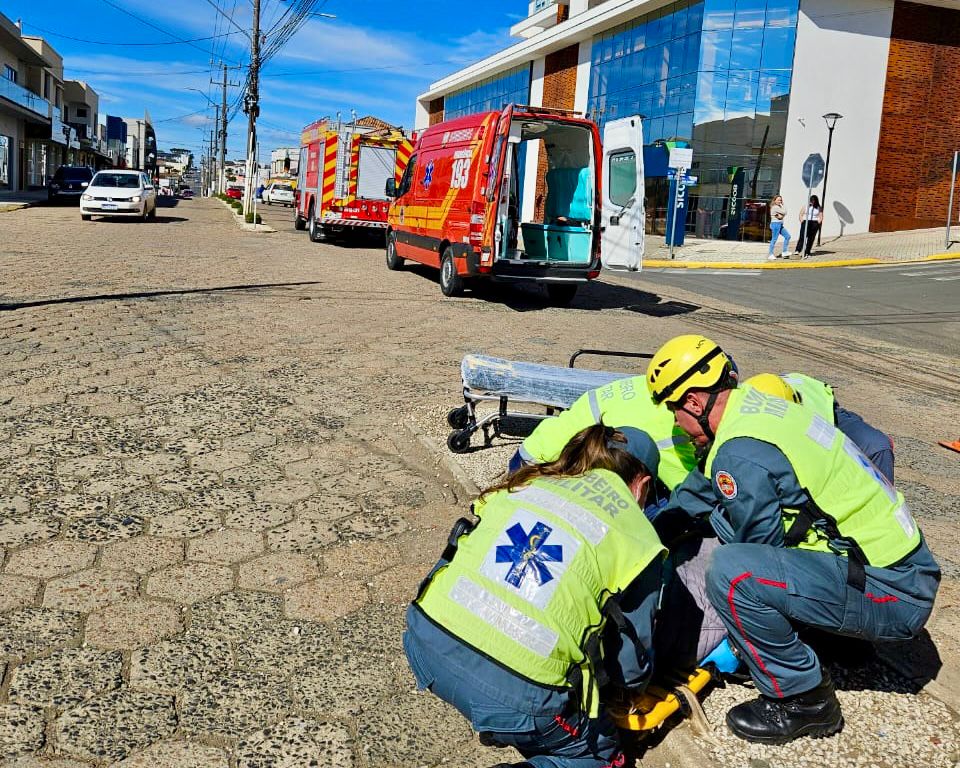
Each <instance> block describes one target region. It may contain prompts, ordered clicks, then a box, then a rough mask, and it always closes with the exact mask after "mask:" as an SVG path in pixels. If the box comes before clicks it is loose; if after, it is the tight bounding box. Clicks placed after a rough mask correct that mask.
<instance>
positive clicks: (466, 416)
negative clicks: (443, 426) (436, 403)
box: [447, 405, 470, 429]
mask: <svg viewBox="0 0 960 768" xmlns="http://www.w3.org/2000/svg"><path fill="white" fill-rule="evenodd" d="M469 423H470V410H469V409H468V408H467V406H465V405H461V406H460V407H459V408H454V409H452V410H451V411H450V412H449V413H448V414H447V424H449V425H450V428H451V429H463V428H464V427H465V426H467V424H469Z"/></svg>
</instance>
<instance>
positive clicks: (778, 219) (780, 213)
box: [767, 195, 790, 261]
mask: <svg viewBox="0 0 960 768" xmlns="http://www.w3.org/2000/svg"><path fill="white" fill-rule="evenodd" d="M786 216H787V209H786V207H785V206H784V204H783V198H782V197H781V196H780V195H776V196H775V197H774V198H773V200H771V201H770V232H771V233H772V234H773V237H771V238H770V251H769V253H768V254H767V258H768V259H769V260H770V261H773V260H774V259H776V258H777V257H776V256H774V255H773V251H774V249H775V248H776V246H777V239H778V238H779V237H780V236H781V235H783V251H781V253H780V255H781V256H783V255H784V254H785V253H786V252H787V251H788V250H789V249H790V233H789V232H787V228H786V227H785V226H784V225H783V220H784V219H785V218H786Z"/></svg>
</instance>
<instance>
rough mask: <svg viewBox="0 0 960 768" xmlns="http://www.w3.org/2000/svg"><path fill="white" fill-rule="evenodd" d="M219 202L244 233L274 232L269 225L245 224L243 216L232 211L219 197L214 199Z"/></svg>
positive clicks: (231, 207) (230, 206)
mask: <svg viewBox="0 0 960 768" xmlns="http://www.w3.org/2000/svg"><path fill="white" fill-rule="evenodd" d="M215 199H216V200H218V201H219V202H220V204H221V205H222V206H223V207H224V208H226V209H227V210H228V211H230V213H232V214H233V220H234V221H235V222H236V224H237V226H238V227H240V229H242V230H243V231H244V232H262V233H264V234H270V233H271V232H276V231H277V230H275V229H274V228H273V227H271V226H270V225H269V224H247V222H246V220H245V219H244V218H243V214H241V213H237V212H236V211H235V210H233V206H232V205H230V204H229V203H225V202H224V201H223V200H220V198H219V197H217V198H215Z"/></svg>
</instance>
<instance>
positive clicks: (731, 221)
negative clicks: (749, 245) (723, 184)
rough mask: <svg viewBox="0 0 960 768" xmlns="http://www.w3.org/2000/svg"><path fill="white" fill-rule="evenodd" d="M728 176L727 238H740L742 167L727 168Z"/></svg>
mask: <svg viewBox="0 0 960 768" xmlns="http://www.w3.org/2000/svg"><path fill="white" fill-rule="evenodd" d="M727 174H728V176H729V177H730V199H729V201H728V202H727V240H739V239H740V219H741V216H742V214H743V178H744V173H743V168H742V167H740V166H737V165H734V166H731V167H729V168H727Z"/></svg>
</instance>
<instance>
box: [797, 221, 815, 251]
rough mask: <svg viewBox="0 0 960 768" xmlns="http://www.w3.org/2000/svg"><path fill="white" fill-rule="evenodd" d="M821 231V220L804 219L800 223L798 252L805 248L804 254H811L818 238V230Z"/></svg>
mask: <svg viewBox="0 0 960 768" xmlns="http://www.w3.org/2000/svg"><path fill="white" fill-rule="evenodd" d="M819 231H820V222H819V221H804V222H802V223H801V224H800V237H799V238H797V253H800V249H801V248H803V255H804V256H809V255H810V251H811V250H813V243H814V241H815V240H816V239H817V232H819Z"/></svg>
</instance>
